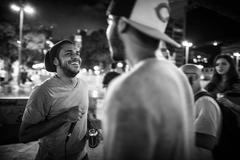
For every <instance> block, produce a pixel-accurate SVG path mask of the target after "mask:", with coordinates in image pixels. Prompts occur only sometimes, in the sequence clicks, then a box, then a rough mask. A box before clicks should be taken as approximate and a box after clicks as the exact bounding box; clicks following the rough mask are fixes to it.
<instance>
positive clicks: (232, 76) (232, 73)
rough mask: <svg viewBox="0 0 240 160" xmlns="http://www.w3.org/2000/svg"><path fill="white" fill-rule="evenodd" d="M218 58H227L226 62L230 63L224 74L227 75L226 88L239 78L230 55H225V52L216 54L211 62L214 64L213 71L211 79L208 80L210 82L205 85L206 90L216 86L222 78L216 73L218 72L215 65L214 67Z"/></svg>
mask: <svg viewBox="0 0 240 160" xmlns="http://www.w3.org/2000/svg"><path fill="white" fill-rule="evenodd" d="M220 58H223V59H225V60H227V61H228V63H229V64H230V68H229V70H228V72H227V73H226V76H227V82H226V83H227V85H226V88H228V87H229V85H231V84H232V83H234V82H236V81H237V80H238V79H239V75H238V72H237V69H236V67H235V64H234V60H233V59H232V57H231V56H229V55H226V54H224V55H218V56H216V57H215V59H214V63H213V64H214V71H213V76H212V79H211V80H210V82H209V83H208V85H207V86H206V89H207V90H208V91H212V90H214V89H215V88H216V86H217V85H218V84H219V83H220V82H221V80H222V75H220V74H218V72H217V71H216V67H215V66H216V62H217V60H218V59H220Z"/></svg>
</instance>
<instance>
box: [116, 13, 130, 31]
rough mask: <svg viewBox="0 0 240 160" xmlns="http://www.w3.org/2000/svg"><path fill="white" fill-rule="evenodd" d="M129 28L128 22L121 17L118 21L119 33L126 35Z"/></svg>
mask: <svg viewBox="0 0 240 160" xmlns="http://www.w3.org/2000/svg"><path fill="white" fill-rule="evenodd" d="M127 28H128V24H127V22H126V21H124V19H123V18H122V17H121V18H120V19H119V20H118V31H119V32H120V33H124V32H126V30H127Z"/></svg>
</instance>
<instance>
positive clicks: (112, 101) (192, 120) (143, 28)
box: [19, 0, 240, 160]
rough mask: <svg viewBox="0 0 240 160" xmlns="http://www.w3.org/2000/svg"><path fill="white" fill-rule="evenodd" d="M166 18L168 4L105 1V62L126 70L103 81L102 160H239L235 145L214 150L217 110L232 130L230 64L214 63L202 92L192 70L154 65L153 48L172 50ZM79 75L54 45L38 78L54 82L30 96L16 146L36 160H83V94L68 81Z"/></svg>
mask: <svg viewBox="0 0 240 160" xmlns="http://www.w3.org/2000/svg"><path fill="white" fill-rule="evenodd" d="M169 16H170V8H169V2H168V0H149V1H146V0H129V1H123V0H112V1H111V3H110V5H109V7H108V10H107V17H108V19H107V20H108V28H107V31H106V35H107V38H108V42H109V47H110V53H111V57H112V59H113V60H114V61H126V62H127V63H128V65H129V66H130V68H131V69H130V70H129V71H127V72H125V73H121V74H120V73H117V72H109V73H108V74H106V75H105V77H104V81H103V85H104V87H106V95H105V97H104V104H103V106H104V119H103V121H102V129H103V142H104V143H103V144H104V146H103V159H104V160H128V159H131V160H135V159H138V160H157V159H163V160H165V159H166V160H201V159H202V160H214V159H221V158H226V157H228V156H229V157H232V156H233V155H234V156H235V159H239V153H238V154H237V153H236V152H235V151H237V150H238V148H237V147H236V146H234V145H237V144H240V142H239V140H238V139H237V137H235V140H236V143H234V144H232V145H233V146H230V147H229V146H225V149H226V147H229V149H228V150H224V149H223V148H221V147H222V146H220V144H221V143H223V142H221V141H222V139H223V138H222V137H223V134H222V130H223V129H222V128H223V127H224V123H225V117H224V116H225V114H224V113H225V112H224V113H223V109H222V108H229V109H231V111H232V112H233V113H234V114H232V115H233V116H234V117H235V119H234V120H236V126H240V124H239V123H240V119H239V118H238V114H239V113H240V106H239V105H240V103H239V102H238V97H239V96H238V95H239V93H240V92H239V88H240V87H239V85H240V83H239V82H240V81H239V76H238V73H237V71H236V68H235V65H234V63H233V60H232V59H231V57H230V56H228V55H220V56H217V57H216V59H215V61H214V64H213V65H214V73H213V77H212V79H211V81H210V82H209V83H208V85H207V86H206V87H205V88H204V86H201V83H200V77H201V74H202V73H201V70H200V69H199V68H198V67H197V66H196V65H194V64H186V65H183V66H181V67H180V68H178V67H177V66H176V65H175V64H173V63H172V62H170V61H168V60H166V59H165V58H164V57H162V58H157V57H156V50H157V49H158V48H159V43H160V42H161V41H164V42H166V43H169V44H170V45H173V46H175V47H180V45H179V44H178V43H177V42H176V41H174V40H173V39H171V38H170V37H169V36H168V35H167V34H165V33H164V32H165V29H166V26H167V24H168V20H169ZM80 67H81V58H80V53H79V52H78V51H77V50H76V48H75V46H74V43H73V42H71V41H69V40H62V41H60V42H58V43H56V44H55V45H54V46H53V47H52V48H51V49H50V50H49V51H48V52H47V54H46V56H45V68H46V70H47V71H49V72H53V73H55V75H54V76H52V77H51V78H49V79H47V80H46V81H44V82H43V83H42V84H41V85H39V86H36V87H35V89H34V91H33V92H32V94H31V95H30V98H29V100H28V102H27V105H26V108H25V111H24V114H23V118H22V123H21V127H20V133H19V137H20V141H21V142H24V143H26V142H30V141H33V140H39V150H38V153H37V155H36V159H37V160H49V159H51V160H87V159H89V158H88V153H87V140H88V136H87V133H88V125H87V124H88V116H87V115H88V105H89V101H88V87H87V84H86V82H84V81H83V80H81V79H80V78H77V77H76V75H77V74H78V73H79V71H80ZM200 93H201V95H200ZM228 133H231V131H229V132H228ZM228 133H227V134H224V136H230V135H228ZM237 133H238V132H237ZM231 135H232V136H236V134H231ZM225 144H226V143H224V145H225ZM227 145H231V144H227ZM228 154H231V155H228ZM236 156H237V157H238V158H237V157H236Z"/></svg>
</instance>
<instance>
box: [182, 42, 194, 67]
mask: <svg viewBox="0 0 240 160" xmlns="http://www.w3.org/2000/svg"><path fill="white" fill-rule="evenodd" d="M182 45H183V46H184V47H185V64H187V63H188V56H189V48H190V47H192V45H193V44H192V43H191V42H188V41H183V42H182Z"/></svg>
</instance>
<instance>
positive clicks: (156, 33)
mask: <svg viewBox="0 0 240 160" xmlns="http://www.w3.org/2000/svg"><path fill="white" fill-rule="evenodd" d="M122 18H123V20H124V21H126V22H127V23H128V24H130V25H131V26H132V27H134V28H136V29H137V30H139V31H141V32H143V33H145V34H147V35H148V36H151V37H153V38H156V39H159V40H163V41H165V42H167V43H170V44H172V45H174V46H175V47H178V48H180V47H181V45H180V44H179V43H177V42H176V41H174V40H173V39H172V38H170V37H169V36H168V35H166V34H165V33H162V32H161V31H159V30H156V29H154V28H150V27H147V26H145V25H142V24H139V23H137V22H134V21H131V20H129V19H127V18H125V17H122Z"/></svg>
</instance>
